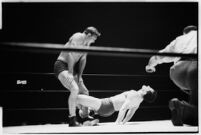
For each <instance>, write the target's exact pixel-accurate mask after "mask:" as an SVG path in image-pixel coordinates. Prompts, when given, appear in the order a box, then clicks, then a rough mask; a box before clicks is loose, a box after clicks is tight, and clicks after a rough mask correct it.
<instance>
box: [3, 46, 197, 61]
mask: <svg viewBox="0 0 201 135" xmlns="http://www.w3.org/2000/svg"><path fill="white" fill-rule="evenodd" d="M0 44H1V46H2V47H3V49H6V50H13V49H15V51H16V50H19V51H29V52H48V53H49V52H52V53H56V52H60V51H68V52H83V53H89V54H93V55H104V56H120V57H150V56H153V55H158V56H168V57H182V58H190V59H194V60H197V59H198V54H182V53H164V52H163V53H160V52H158V50H150V49H130V48H118V47H96V46H92V47H89V48H85V47H68V48H66V47H64V45H62V44H52V43H19V42H4V43H0Z"/></svg>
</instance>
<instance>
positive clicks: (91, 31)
mask: <svg viewBox="0 0 201 135" xmlns="http://www.w3.org/2000/svg"><path fill="white" fill-rule="evenodd" d="M98 36H100V33H99V32H98V30H97V29H96V28H95V27H87V28H86V29H85V30H84V32H83V33H80V32H78V33H75V34H73V35H72V36H71V37H70V39H69V41H68V42H67V43H66V44H65V47H66V48H68V47H86V48H88V47H90V45H91V44H92V43H94V42H95V41H96V39H97V37H98ZM86 59H87V53H77V52H65V51H62V52H61V53H60V55H59V57H58V58H57V60H56V62H55V64H54V73H55V75H56V77H57V78H58V79H59V81H60V82H61V83H62V85H63V86H64V87H65V88H66V89H68V90H69V91H70V95H69V97H68V108H69V126H79V123H78V121H77V118H76V100H77V95H78V94H85V95H89V92H88V89H87V88H86V87H85V85H84V82H83V79H82V74H83V71H84V68H85V65H86ZM83 112H84V115H83V117H85V118H88V108H83Z"/></svg>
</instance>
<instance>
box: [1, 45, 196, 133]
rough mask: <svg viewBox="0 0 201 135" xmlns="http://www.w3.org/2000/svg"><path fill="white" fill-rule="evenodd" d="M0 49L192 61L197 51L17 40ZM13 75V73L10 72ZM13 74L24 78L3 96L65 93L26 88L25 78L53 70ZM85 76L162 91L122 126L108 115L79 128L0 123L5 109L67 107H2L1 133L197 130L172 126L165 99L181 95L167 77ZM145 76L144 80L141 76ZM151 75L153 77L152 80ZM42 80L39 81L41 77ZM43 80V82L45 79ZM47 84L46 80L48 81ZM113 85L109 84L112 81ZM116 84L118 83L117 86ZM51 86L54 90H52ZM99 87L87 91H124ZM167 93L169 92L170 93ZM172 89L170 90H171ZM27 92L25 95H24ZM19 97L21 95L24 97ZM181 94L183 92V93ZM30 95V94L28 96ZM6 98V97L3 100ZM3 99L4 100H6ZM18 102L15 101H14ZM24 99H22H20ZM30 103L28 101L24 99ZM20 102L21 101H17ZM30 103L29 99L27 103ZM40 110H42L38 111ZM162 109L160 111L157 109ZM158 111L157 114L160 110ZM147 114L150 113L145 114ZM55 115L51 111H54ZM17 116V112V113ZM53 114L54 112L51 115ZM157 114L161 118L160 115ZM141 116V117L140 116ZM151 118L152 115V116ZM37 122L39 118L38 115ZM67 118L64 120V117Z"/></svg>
mask: <svg viewBox="0 0 201 135" xmlns="http://www.w3.org/2000/svg"><path fill="white" fill-rule="evenodd" d="M1 45H2V46H1V47H2V49H1V50H2V51H4V50H6V51H11V52H12V51H22V52H23V51H27V52H31V53H58V52H60V51H68V52H82V53H88V54H89V55H99V56H111V57H150V56H153V55H158V56H169V57H182V58H187V59H191V60H196V61H197V59H198V55H197V54H179V53H158V51H157V50H148V49H129V48H115V47H90V48H78V47H75V48H74V47H71V48H64V47H63V45H61V44H50V43H16V42H7V43H6V42H5V43H1ZM11 74H12V75H11ZM6 75H7V74H6V73H5V74H3V75H2V77H4V76H6ZM16 76H23V78H25V79H24V80H23V79H22V80H17V81H19V85H20V86H18V88H17V89H16V90H4V91H3V92H1V94H2V95H3V96H4V95H6V94H11V93H12V94H13V93H14V94H13V96H17V95H20V94H23V96H27V95H26V94H30V93H34V94H40V95H42V96H41V97H40V98H43V97H44V95H45V94H50V95H51V96H52V97H54V96H57V94H56V93H59V94H63V93H66V90H62V89H60V88H59V89H58V90H55V89H54V88H52V89H41V88H38V87H36V89H37V90H36V89H34V90H33V89H29V90H27V89H28V88H29V87H26V84H27V82H26V81H25V80H26V78H40V77H41V76H43V77H44V78H43V77H42V78H43V79H44V80H46V81H47V78H48V79H50V80H51V79H52V80H54V79H53V76H54V75H53V73H22V74H21V73H16V74H13V73H9V77H10V79H11V80H13V81H16V78H17V77H16ZM83 76H84V77H86V78H88V80H93V81H99V82H101V80H105V81H106V82H107V81H111V80H114V82H115V84H116V83H117V84H118V82H121V83H119V86H120V85H127V84H124V82H122V80H126V82H127V83H131V84H132V85H134V84H135V83H136V84H137V82H139V81H142V82H147V80H148V81H149V82H147V83H150V85H151V84H153V85H159V86H160V87H161V89H160V90H161V91H159V94H160V95H161V97H159V98H158V99H157V101H156V103H154V104H153V105H151V106H148V105H147V104H142V107H141V108H139V110H138V112H136V114H135V115H134V116H133V117H135V118H134V119H131V121H130V122H128V123H127V124H125V125H115V124H114V122H112V121H114V120H113V119H114V117H115V116H113V118H111V119H110V120H109V121H108V119H107V120H105V121H101V122H100V123H99V124H98V126H82V127H68V123H65V122H64V123H62V122H61V123H51V121H50V122H49V123H48V122H41V123H40V122H38V123H36V124H33V123H32V124H28V123H25V124H21V125H10V126H3V125H4V123H3V122H4V121H6V120H5V119H4V118H3V116H4V115H7V117H8V116H11V115H8V114H6V113H7V112H12V111H13V112H18V113H22V111H24V112H25V113H30V112H36V113H35V114H40V115H42V117H43V116H45V113H46V112H48V111H54V112H56V113H55V114H56V115H59V114H61V113H58V111H62V112H63V111H66V112H67V110H68V108H62V107H57V108H53V107H43V106H42V105H41V103H35V107H32V108H31V107H30V108H26V107H24V108H12V107H10V108H9V107H5V108H4V106H3V107H2V108H1V112H0V115H1V117H2V118H1V125H2V126H1V129H0V130H1V132H2V133H3V134H4V135H17V134H27V135H30V134H41V135H42V134H43V135H44V134H55V135H56V134H159V133H162V134H164V133H166V134H169V133H180V134H181V133H198V131H199V127H197V126H189V125H184V126H179V127H178V126H174V125H173V124H172V122H171V120H170V117H169V114H170V112H168V106H166V104H167V103H166V101H167V100H169V99H170V98H172V97H171V94H172V93H174V95H175V96H180V94H181V93H175V91H174V90H172V91H169V89H177V88H176V87H174V86H172V82H171V81H170V80H169V78H168V77H167V76H157V75H118V74H84V75H83ZM144 78H146V80H145V79H144ZM153 78H154V79H153ZM43 79H42V80H43ZM44 80H43V81H44ZM40 81H41V80H39V81H36V82H35V83H40ZM48 83H49V82H48ZM163 83H166V85H167V86H170V87H168V88H165V86H162V84H163ZM111 85H112V84H111ZM117 87H118V86H117ZM53 89H54V90H53ZM102 89H109V90H101V89H94V90H90V89H89V92H90V95H92V96H97V95H99V96H100V97H104V96H105V95H107V96H108V95H112V94H114V93H120V92H122V91H123V89H121V88H120V90H111V88H102ZM169 92H170V93H169ZM171 92H172V93H171ZM24 93H26V94H24ZM23 96H22V97H23ZM182 96H183V95H182ZM28 98H30V97H28ZM6 101H8V100H6ZM6 101H5V102H6ZM16 102H18V101H16ZM21 102H23V100H22V101H21ZM27 102H28V103H27V104H29V101H27ZM19 103H20V102H19ZM30 103H31V102H30ZM40 111H41V112H40ZM160 111H161V112H160ZM159 112H160V113H161V114H160V113H159ZM147 113H148V114H150V116H146V115H147ZM53 114H54V113H53ZM16 116H17V115H16ZM52 116H54V115H52ZM159 116H160V117H159ZM14 117H15V116H12V117H10V119H9V120H10V121H12V118H14ZM140 117H144V118H143V119H142V118H140ZM151 117H152V118H151ZM39 121H40V118H39ZM63 121H66V120H63Z"/></svg>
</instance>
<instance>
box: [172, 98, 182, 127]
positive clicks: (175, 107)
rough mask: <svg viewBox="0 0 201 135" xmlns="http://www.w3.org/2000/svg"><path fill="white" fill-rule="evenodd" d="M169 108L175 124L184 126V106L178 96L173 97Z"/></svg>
mask: <svg viewBox="0 0 201 135" xmlns="http://www.w3.org/2000/svg"><path fill="white" fill-rule="evenodd" d="M169 109H170V111H171V116H172V118H171V120H172V124H173V125H174V126H183V120H182V118H183V109H184V106H183V104H182V102H181V101H179V100H178V99H177V98H173V99H171V100H170V101H169Z"/></svg>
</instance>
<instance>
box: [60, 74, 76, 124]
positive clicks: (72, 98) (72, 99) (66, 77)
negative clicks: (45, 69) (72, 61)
mask: <svg viewBox="0 0 201 135" xmlns="http://www.w3.org/2000/svg"><path fill="white" fill-rule="evenodd" d="M58 79H59V80H60V82H61V83H62V85H63V86H64V87H65V88H67V89H68V90H69V91H70V95H69V97H68V107H69V114H70V118H73V119H74V120H72V123H69V125H70V124H72V125H70V126H76V125H77V124H78V123H76V119H75V118H76V117H75V116H76V100H77V95H78V92H79V88H78V86H77V83H76V82H75V80H74V78H73V76H72V74H70V73H69V72H68V71H62V72H61V73H60V74H59V76H58ZM70 122H71V121H70Z"/></svg>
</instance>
